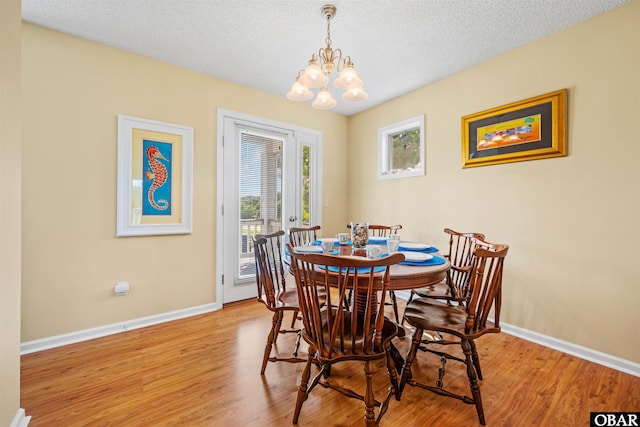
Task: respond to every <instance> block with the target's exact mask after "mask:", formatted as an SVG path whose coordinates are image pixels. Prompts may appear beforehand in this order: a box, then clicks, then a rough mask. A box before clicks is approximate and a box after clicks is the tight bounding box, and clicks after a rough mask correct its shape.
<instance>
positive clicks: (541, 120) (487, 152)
mask: <svg viewBox="0 0 640 427" xmlns="http://www.w3.org/2000/svg"><path fill="white" fill-rule="evenodd" d="M566 116H567V89H561V90H557V91H555V92H550V93H547V94H544V95H539V96H535V97H533V98H528V99H524V100H522V101H518V102H513V103H511V104H507V105H503V106H501V107H496V108H492V109H490V110H485V111H481V112H479V113H475V114H470V115H467V116H464V117H463V118H462V167H463V168H471V167H476V166H488V165H495V164H501V163H511V162H522V161H526V160H537V159H547V158H551V157H562V156H566V155H567V138H566V133H567V124H566Z"/></svg>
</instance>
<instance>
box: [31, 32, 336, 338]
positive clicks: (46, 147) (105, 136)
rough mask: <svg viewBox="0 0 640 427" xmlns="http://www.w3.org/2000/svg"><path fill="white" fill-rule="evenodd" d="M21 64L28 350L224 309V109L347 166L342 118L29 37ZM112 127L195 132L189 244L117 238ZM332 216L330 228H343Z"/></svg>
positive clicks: (327, 186)
mask: <svg viewBox="0 0 640 427" xmlns="http://www.w3.org/2000/svg"><path fill="white" fill-rule="evenodd" d="M22 54H23V81H22V83H23V94H22V96H23V98H22V99H23V105H24V109H23V111H24V115H23V124H24V126H23V149H24V153H23V155H24V167H23V198H24V201H23V224H24V227H23V248H24V250H23V282H22V295H23V316H22V341H23V342H24V341H29V340H34V339H38V338H45V337H51V336H54V335H58V334H64V333H69V332H75V331H80V330H83V329H87V328H92V327H98V326H103V325H108V324H112V323H117V322H121V321H125V320H131V319H136V318H140V317H145V316H150V315H155V314H162V313H165V312H169V311H173V310H179V309H184V308H189V307H194V306H198V305H202V304H208V303H212V302H215V301H216V295H215V287H216V281H215V273H216V266H215V265H214V260H215V259H216V253H215V248H216V246H215V245H216V231H215V230H216V217H215V214H216V168H215V164H216V114H217V108H224V109H228V110H233V111H239V112H242V113H246V114H251V115H255V116H260V117H264V118H268V119H272V120H276V121H281V122H287V123H291V124H293V125H297V126H302V127H306V128H310V129H317V130H319V131H321V132H322V133H323V136H324V141H323V142H324V153H325V159H327V160H329V159H337V161H338V162H340V161H342V160H341V159H343V158H345V157H346V156H345V154H346V148H345V147H346V145H347V144H346V136H347V122H348V120H347V118H346V117H343V116H341V115H338V114H335V113H327V112H319V111H317V110H314V109H312V108H311V107H308V106H301V105H299V104H296V103H292V102H291V101H288V100H287V99H286V98H284V97H278V96H274V95H269V94H266V93H263V92H259V91H256V90H252V89H249V88H246V87H242V86H238V85H235V84H232V83H229V82H225V81H222V80H219V79H214V78H211V77H207V76H205V75H202V74H198V73H195V72H190V71H187V70H185V69H181V68H178V67H174V66H171V65H167V64H164V63H160V62H157V61H153V60H150V59H147V58H144V57H141V56H137V55H133V54H129V53H126V52H123V51H120V50H116V49H112V48H108V47H105V46H102V45H99V44H96V43H92V42H88V41H85V40H82V39H79V38H75V37H71V36H67V35H64V34H61V33H58V32H54V31H49V30H46V29H44V28H41V27H37V26H33V25H30V24H26V23H25V24H24V25H23V52H22ZM117 114H126V115H130V116H135V117H142V118H149V119H153V120H159V121H163V122H169V123H176V124H180V125H185V126H191V127H193V128H194V166H193V172H194V193H193V201H194V203H193V205H194V214H193V233H192V234H189V235H182V236H149V237H127V238H116V237H115V227H116V154H117V150H116V143H117V134H116V130H117ZM329 165H330V163H329V162H328V161H327V162H326V163H325V168H327V167H329ZM341 170H342V171H344V170H345V168H342V169H341ZM329 171H330V170H329V169H326V172H327V173H326V174H325V176H326V177H327V179H325V181H324V191H325V194H327V195H333V194H341V193H342V190H341V189H342V187H343V182H344V174H346V172H340V170H339V171H338V172H335V171H332V172H331V173H329ZM340 197H343V196H340ZM333 200H334V198H332V201H333ZM335 202H336V203H333V202H332V203H331V204H330V208H331V209H326V210H325V212H323V217H324V219H325V224H326V226H327V227H331V226H332V224H333V226H334V227H335V226H337V224H338V223H342V222H343V221H344V218H345V217H346V203H345V200H344V199H342V200H340V198H337V199H335ZM339 202H341V203H339ZM120 280H127V281H129V282H130V283H131V292H130V293H129V295H128V296H126V297H116V296H114V295H113V286H114V284H115V283H116V282H117V281H120Z"/></svg>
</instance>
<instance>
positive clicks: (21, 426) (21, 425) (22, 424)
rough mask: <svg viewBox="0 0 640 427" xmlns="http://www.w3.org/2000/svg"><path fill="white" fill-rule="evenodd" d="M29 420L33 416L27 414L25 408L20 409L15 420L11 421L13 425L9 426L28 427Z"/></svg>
mask: <svg viewBox="0 0 640 427" xmlns="http://www.w3.org/2000/svg"><path fill="white" fill-rule="evenodd" d="M29 421H31V416H28V417H27V416H26V413H25V411H24V409H22V408H20V409H18V412H17V413H16V416H15V417H13V421H11V425H10V426H9V427H27V426H28V425H29Z"/></svg>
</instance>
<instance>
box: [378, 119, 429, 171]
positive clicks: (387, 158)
mask: <svg viewBox="0 0 640 427" xmlns="http://www.w3.org/2000/svg"><path fill="white" fill-rule="evenodd" d="M419 175H424V117H423V116H418V117H414V118H412V119H408V120H404V121H402V122H398V123H394V124H392V125H389V126H385V127H382V128H380V129H378V179H392V178H405V177H409V176H419Z"/></svg>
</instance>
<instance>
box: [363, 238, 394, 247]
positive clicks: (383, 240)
mask: <svg viewBox="0 0 640 427" xmlns="http://www.w3.org/2000/svg"><path fill="white" fill-rule="evenodd" d="M387 240H389V239H387V238H385V237H369V239H368V241H367V243H371V244H372V245H380V244H383V243H387Z"/></svg>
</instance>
